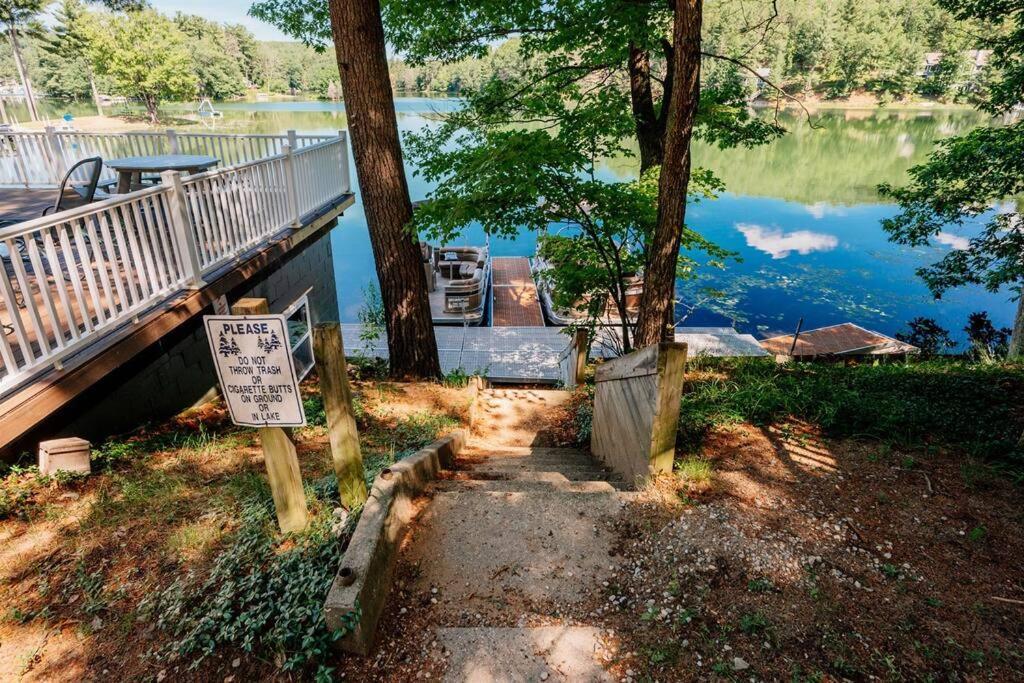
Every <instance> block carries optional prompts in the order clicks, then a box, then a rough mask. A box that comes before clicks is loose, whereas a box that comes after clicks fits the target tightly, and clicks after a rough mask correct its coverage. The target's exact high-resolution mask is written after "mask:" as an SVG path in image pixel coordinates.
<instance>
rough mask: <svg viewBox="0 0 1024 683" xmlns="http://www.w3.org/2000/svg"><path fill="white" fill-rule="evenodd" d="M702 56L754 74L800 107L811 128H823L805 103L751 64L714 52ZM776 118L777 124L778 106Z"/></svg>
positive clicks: (778, 93) (703, 53) (779, 94)
mask: <svg viewBox="0 0 1024 683" xmlns="http://www.w3.org/2000/svg"><path fill="white" fill-rule="evenodd" d="M701 55H702V56H704V57H709V58H711V59H720V60H722V61H723V62H728V63H730V64H734V65H736V66H738V67H740V68H741V69H743V70H744V71H747V72H749V73H751V74H753V75H754V77H755V78H757V79H758V80H759V81H761V82H762V83H764V84H765V85H767V86H768V87H769V88H771V89H772V90H774V91H775V92H776V94H777V96H779V97H782V98H785V99H787V100H789V101H790V102H793V103H795V104H796V105H797V106H798V107H800V109H802V110H803V112H804V116H806V117H807V123H808V124H810V126H811V128H820V127H821V126H819V125H818V124H816V123H815V122H814V119H813V118H812V117H811V112H810V110H809V109H807V107H806V106H805V105H804V103H803V102H801V101H800V100H799V99H798V98H796V97H794V96H793V95H790V94H789V93H788V92H786V91H785V90H783V89H782V87H781V86H778V85H776V84H775V83H773V82H772V81H770V80H768V79H767V78H765V77H764V76H762V75H761V74H759V73H758V72H757V69H755V68H754V67H752V66H750V65H749V64H746V63H744V62H742V61H740V60H739V59H736V58H735V57H729V56H727V55H719V54H715V53H713V52H701ZM775 118H776V123H778V107H777V106H776V113H775Z"/></svg>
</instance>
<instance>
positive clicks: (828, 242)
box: [736, 223, 839, 259]
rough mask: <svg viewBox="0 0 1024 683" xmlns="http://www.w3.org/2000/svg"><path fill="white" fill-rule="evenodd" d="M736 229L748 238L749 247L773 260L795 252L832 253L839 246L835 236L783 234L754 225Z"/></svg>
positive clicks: (798, 232) (774, 229) (806, 232)
mask: <svg viewBox="0 0 1024 683" xmlns="http://www.w3.org/2000/svg"><path fill="white" fill-rule="evenodd" d="M736 229H737V230H739V231H740V232H741V233H743V236H744V237H746V238H747V246H750V247H754V248H755V249H757V250H759V251H763V252H764V253H766V254H769V255H771V257H772V258H773V259H783V258H786V257H787V256H789V255H790V254H792V253H793V252H794V251H795V252H796V253H798V254H803V255H806V254H810V253H813V252H815V251H831V250H832V249H835V248H836V247H837V246H838V245H839V239H838V238H837V237H835V236H834V235H827V234H825V233H822V232H811V231H810V230H797V231H796V232H782V230H781V229H779V228H767V227H765V226H763V225H756V224H754V223H737V224H736Z"/></svg>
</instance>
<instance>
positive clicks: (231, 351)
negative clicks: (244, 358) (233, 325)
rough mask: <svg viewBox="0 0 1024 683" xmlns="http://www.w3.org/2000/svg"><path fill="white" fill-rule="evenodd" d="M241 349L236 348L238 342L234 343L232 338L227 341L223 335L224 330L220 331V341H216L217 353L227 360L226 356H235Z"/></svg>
mask: <svg viewBox="0 0 1024 683" xmlns="http://www.w3.org/2000/svg"><path fill="white" fill-rule="evenodd" d="M239 351H241V349H239V348H238V342H236V341H235V338H234V337H231V338H230V339H228V338H227V337H226V336H225V335H224V330H221V331H220V339H219V340H218V341H217V353H219V354H220V355H222V356H224V357H225V358H227V357H228V356H237V355H238V353H239Z"/></svg>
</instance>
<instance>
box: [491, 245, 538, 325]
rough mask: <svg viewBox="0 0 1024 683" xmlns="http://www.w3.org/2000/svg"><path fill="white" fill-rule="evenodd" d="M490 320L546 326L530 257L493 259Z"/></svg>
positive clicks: (511, 323) (500, 322) (505, 323)
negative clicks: (531, 269) (531, 270)
mask: <svg viewBox="0 0 1024 683" xmlns="http://www.w3.org/2000/svg"><path fill="white" fill-rule="evenodd" d="M491 273H492V278H493V284H492V286H491V292H492V293H491V320H492V322H491V324H492V325H493V326H494V327H516V328H522V327H544V312H543V311H542V310H541V307H540V294H539V293H538V292H537V284H536V283H535V282H534V281H533V274H532V273H531V272H530V259H528V258H524V257H521V256H515V257H509V256H498V257H494V258H492V259H491Z"/></svg>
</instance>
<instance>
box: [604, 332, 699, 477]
mask: <svg viewBox="0 0 1024 683" xmlns="http://www.w3.org/2000/svg"><path fill="white" fill-rule="evenodd" d="M609 365H611V366H612V370H611V371H610V372H605V373H604V374H601V372H600V370H601V369H603V368H599V370H598V377H597V378H596V387H595V395H594V417H593V431H592V435H591V451H593V453H594V455H596V456H597V457H598V458H599V459H600V460H601V461H602V462H604V463H605V464H606V465H608V466H609V467H611V468H612V469H613V470H614V471H615V472H617V473H619V474H621V475H623V477H625V478H626V481H627V482H630V483H633V482H637V481H641V482H642V481H644V480H646V479H647V478H649V477H650V476H651V475H653V474H658V473H663V472H671V471H672V462H673V460H674V457H675V438H676V431H677V429H678V426H679V425H678V422H679V402H680V400H681V398H682V385H683V372H684V369H685V365H686V345H685V344H676V343H661V344H656V345H653V346H649V347H647V348H645V349H641V350H639V351H634V352H633V353H631V354H629V355H628V356H623V357H622V358H617V359H615V360H614V361H610V362H609V363H606V364H605V366H603V367H607V366H609ZM616 366H617V367H616Z"/></svg>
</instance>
